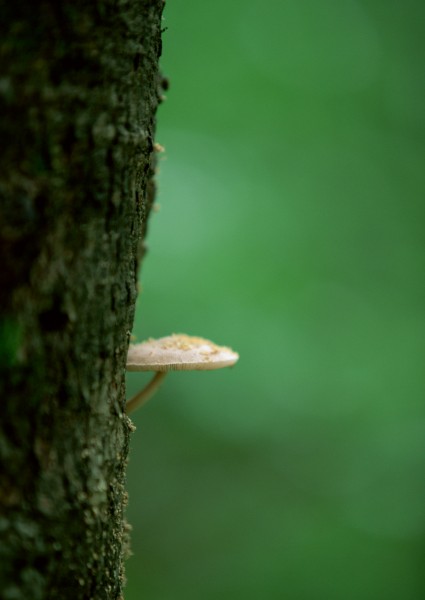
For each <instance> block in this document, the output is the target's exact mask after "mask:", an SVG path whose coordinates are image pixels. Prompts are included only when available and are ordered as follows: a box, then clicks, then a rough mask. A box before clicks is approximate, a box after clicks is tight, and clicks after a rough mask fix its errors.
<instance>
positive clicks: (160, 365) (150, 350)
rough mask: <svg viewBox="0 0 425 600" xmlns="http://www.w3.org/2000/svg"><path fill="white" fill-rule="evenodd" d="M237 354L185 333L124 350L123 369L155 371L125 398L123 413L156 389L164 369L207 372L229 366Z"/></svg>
mask: <svg viewBox="0 0 425 600" xmlns="http://www.w3.org/2000/svg"><path fill="white" fill-rule="evenodd" d="M238 359H239V354H237V353H236V352H233V350H231V349H230V348H226V347H225V346H217V345H216V344H214V343H213V342H210V341H209V340H205V339H203V338H200V337H192V336H189V335H185V334H173V335H169V336H167V337H163V338H159V339H157V340H155V339H149V340H146V341H145V342H142V343H141V344H132V345H130V347H129V349H128V355H127V371H155V372H156V373H155V375H154V377H153V379H152V380H151V381H150V382H149V383H148V385H147V386H146V387H145V388H144V389H143V390H142V391H140V392H139V393H138V394H136V395H135V396H133V398H131V399H130V400H128V402H127V404H126V413H127V414H128V413H130V412H132V411H133V410H135V409H136V408H138V407H139V406H141V405H142V404H144V403H145V402H146V401H147V400H148V399H149V398H150V397H151V396H152V394H153V393H154V392H155V391H156V390H157V389H158V387H159V386H160V384H161V383H162V380H163V379H164V377H165V375H166V374H167V373H168V371H209V370H213V369H221V368H223V367H231V366H232V365H234V364H235V363H236V362H237V361H238Z"/></svg>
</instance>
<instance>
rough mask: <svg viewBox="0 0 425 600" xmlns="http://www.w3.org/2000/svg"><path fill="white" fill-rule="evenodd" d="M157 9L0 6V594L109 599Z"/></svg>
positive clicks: (148, 175)
mask: <svg viewBox="0 0 425 600" xmlns="http://www.w3.org/2000/svg"><path fill="white" fill-rule="evenodd" d="M162 8H163V0H129V1H127V0H116V1H113V0H91V1H90V2H85V1H83V0H72V1H70V0H65V1H63V2H53V0H44V1H39V2H38V1H35V2H34V1H32V0H19V1H15V2H6V1H3V2H1V5H0V23H1V26H0V27H1V29H2V31H1V32H0V66H1V73H0V139H1V158H0V194H1V198H0V311H1V314H0V389H1V409H0V414H1V424H0V457H1V473H0V478H1V481H0V510H1V514H0V587H1V589H0V597H1V598H2V599H3V600H21V599H22V600H24V599H25V600H29V599H31V600H39V599H43V600H44V599H47V598H52V599H53V598H54V599H55V600H57V599H58V598H60V599H61V600H64V599H65V600H66V599H67V598H72V599H73V600H75V599H79V598H84V599H86V598H87V599H88V598H93V599H98V598H102V599H103V598H121V597H122V589H123V583H124V575H123V573H124V571H123V560H124V557H125V552H126V546H127V542H128V533H127V529H128V527H127V526H126V523H125V519H124V507H125V499H126V492H125V487H124V483H125V466H126V458H127V451H128V441H129V434H130V431H131V423H130V421H129V420H128V418H127V417H126V416H125V414H124V412H123V408H124V403H125V381H124V374H125V358H126V352H127V346H128V341H129V336H130V331H131V329H132V323H133V315H134V306H135V300H136V294H137V271H138V267H139V262H140V258H141V255H142V240H143V237H144V234H145V231H146V220H147V216H148V214H149V210H150V206H151V204H152V200H153V183H152V176H153V170H154V162H155V160H154V145H153V138H154V126H155V111H156V108H157V104H158V102H159V100H160V94H161V90H160V81H161V80H160V76H159V73H158V58H159V55H160V53H161V12H162Z"/></svg>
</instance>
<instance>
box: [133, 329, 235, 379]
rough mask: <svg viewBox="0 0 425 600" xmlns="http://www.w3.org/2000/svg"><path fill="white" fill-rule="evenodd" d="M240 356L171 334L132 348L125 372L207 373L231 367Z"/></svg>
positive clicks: (187, 337) (213, 345) (200, 340)
mask: <svg viewBox="0 0 425 600" xmlns="http://www.w3.org/2000/svg"><path fill="white" fill-rule="evenodd" d="M238 359H239V354H237V353H236V352H233V350H231V349H230V348H226V347H225V346H217V345H216V344H214V343H213V342H210V341H209V340H205V339H203V338H200V337H192V336H189V335H185V334H173V335H169V336H167V337H163V338H159V339H158V340H154V339H149V340H147V341H145V342H142V343H141V344H134V345H131V346H130V347H129V349H128V355H127V370H128V371H193V370H195V371H208V370H212V369H221V368H222V367H230V366H232V365H234V364H235V363H236V362H237V361H238Z"/></svg>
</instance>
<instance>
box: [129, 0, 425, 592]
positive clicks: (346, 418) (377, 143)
mask: <svg viewBox="0 0 425 600" xmlns="http://www.w3.org/2000/svg"><path fill="white" fill-rule="evenodd" d="M424 24H425V3H424V2H423V0H407V1H406V0H405V1H404V2H399V1H397V2H396V1H393V0H390V1H388V0H387V1H385V2H384V1H382V0H368V1H366V0H362V1H356V0H338V1H336V0H286V1H285V0H270V1H269V2H260V1H259V0H244V1H242V0H237V1H233V2H228V1H224V0H215V1H214V2H199V0H185V1H182V0H180V1H179V0H174V1H171V0H170V1H169V2H168V4H167V6H166V10H165V18H164V26H165V27H168V29H167V31H166V32H165V33H164V44H163V48H164V52H163V59H162V68H163V71H164V72H165V74H167V75H168V76H169V77H170V81H171V88H170V91H169V93H168V94H167V95H168V100H167V102H166V103H165V104H163V105H162V106H161V108H160V111H159V130H158V136H157V141H158V142H159V143H161V144H163V145H164V146H165V147H166V152H165V154H164V155H162V158H161V161H160V173H159V176H158V183H159V194H158V202H159V204H160V211H159V212H158V213H155V214H153V215H152V217H151V221H150V229H149V236H148V244H149V252H148V254H147V256H146V259H145V261H144V264H143V269H142V273H141V284H142V288H143V291H142V294H141V296H140V298H139V301H138V313H137V318H136V324H135V330H134V334H135V335H136V336H137V340H138V341H141V340H142V339H144V338H146V337H150V336H153V337H159V336H163V335H167V334H169V333H172V332H175V333H180V332H185V333H188V334H194V335H201V336H204V337H208V338H211V339H212V340H214V341H215V342H217V343H219V344H226V345H230V346H232V347H233V348H234V349H235V350H237V351H238V352H239V353H240V355H241V359H240V362H239V364H238V365H237V366H236V367H235V368H234V369H228V370H224V371H220V372H213V373H173V374H171V375H169V377H168V378H167V380H166V382H165V383H164V385H163V387H162V388H161V390H160V392H159V393H158V394H157V396H156V397H155V399H154V400H152V401H151V402H150V403H149V404H148V405H147V406H146V407H145V408H144V409H143V410H140V411H139V412H138V413H135V415H134V418H133V420H134V422H135V424H136V426H137V431H136V433H135V434H134V435H133V438H132V445H131V454H130V464H129V477H128V485H129V491H130V504H129V509H128V518H129V521H130V522H131V524H132V526H133V533H132V548H133V553H134V555H133V556H132V558H131V559H130V560H129V561H128V566H127V575H128V587H127V594H126V599H127V600H136V599H137V600H139V599H140V598H146V599H149V600H200V599H202V600H210V599H211V600H213V599H214V600H216V599H217V598H220V599H224V600H227V599H229V600H230V599H233V598H235V597H236V598H244V599H245V600H251V599H252V600H254V599H255V600H258V599H263V598H265V599H267V600H274V599H282V598H288V599H289V600H293V599H294V600H295V599H296V600H340V599H344V600H347V599H348V600H351V599H353V600H354V599H356V600H358V599H361V600H369V599H370V600H376V599H385V600H400V599H403V600H410V599H411V600H418V599H420V598H424V597H425V581H424V567H423V558H424V546H425V544H424V539H425V538H424V533H425V406H424V396H425V394H424V391H425V390H424V388H425V382H424V375H423V372H422V367H423V362H424V357H425V347H424V345H425V344H424V339H425V336H424V315H423V304H424V302H423V300H424V273H425V269H424V257H425V253H424V247H423V246H424V239H423V233H424V227H423V225H424V221H423V217H424V190H425V143H424V140H425V137H424V129H425V111H424V100H425V60H424V59H425V56H424V55H425V42H424ZM146 381H147V377H145V376H144V375H143V374H134V373H133V374H129V376H128V395H129V396H130V395H131V394H132V393H135V392H136V390H138V389H139V388H140V387H141V386H143V385H144V383H145V382H146Z"/></svg>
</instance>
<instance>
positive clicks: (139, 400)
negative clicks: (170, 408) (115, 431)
mask: <svg viewBox="0 0 425 600" xmlns="http://www.w3.org/2000/svg"><path fill="white" fill-rule="evenodd" d="M166 374H167V372H166V371H158V372H157V373H155V375H154V377H153V378H152V379H151V380H150V382H149V383H148V384H147V386H146V387H144V388H143V390H141V391H140V392H138V393H137V394H136V395H135V396H133V397H132V398H130V400H128V401H127V404H126V405H125V412H126V413H127V414H128V413H131V412H133V410H136V408H139V406H142V405H143V404H145V402H147V401H148V400H149V398H150V397H151V396H153V394H154V393H155V392H156V390H157V389H158V388H159V386H160V385H161V383H162V380H163V379H164V377H165V376H166Z"/></svg>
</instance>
